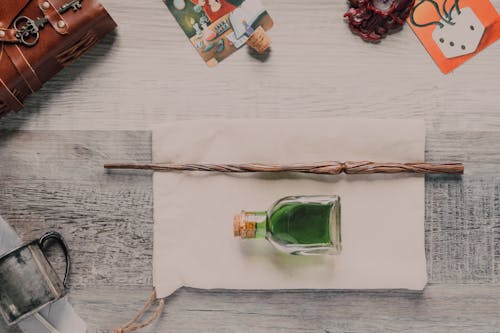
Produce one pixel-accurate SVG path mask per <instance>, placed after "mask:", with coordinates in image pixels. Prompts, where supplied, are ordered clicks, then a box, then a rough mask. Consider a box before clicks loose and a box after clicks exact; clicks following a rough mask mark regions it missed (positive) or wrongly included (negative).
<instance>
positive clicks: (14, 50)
mask: <svg viewBox="0 0 500 333" xmlns="http://www.w3.org/2000/svg"><path fill="white" fill-rule="evenodd" d="M5 53H7V55H8V56H9V58H10V61H11V62H12V64H13V65H14V67H15V68H16V70H17V72H18V73H19V75H21V77H22V78H23V80H24V82H26V84H27V85H28V87H29V89H30V90H31V92H33V93H34V92H36V91H38V90H40V88H41V87H42V82H41V81H40V79H39V78H38V75H37V74H36V72H35V70H34V69H33V67H32V66H31V64H30V63H29V62H28V59H26V57H25V56H24V54H23V52H22V51H21V49H20V48H19V46H17V45H12V46H11V47H6V48H5Z"/></svg>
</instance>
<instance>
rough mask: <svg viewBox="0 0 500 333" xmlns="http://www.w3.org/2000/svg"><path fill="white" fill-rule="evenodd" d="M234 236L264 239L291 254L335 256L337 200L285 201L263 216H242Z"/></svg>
mask: <svg viewBox="0 0 500 333" xmlns="http://www.w3.org/2000/svg"><path fill="white" fill-rule="evenodd" d="M235 236H241V237H242V238H266V239H267V240H269V241H270V242H271V243H272V244H273V245H274V246H275V247H276V248H278V249H279V250H282V251H284V252H287V253H291V254H324V253H327V254H337V253H339V252H340V251H341V238H340V199H339V197H338V196H300V197H286V198H283V199H281V200H279V201H278V202H276V203H275V204H274V205H273V206H272V207H271V209H270V210H269V211H267V212H242V213H241V214H239V215H237V216H236V218H235Z"/></svg>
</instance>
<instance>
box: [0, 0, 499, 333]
mask: <svg viewBox="0 0 500 333" xmlns="http://www.w3.org/2000/svg"><path fill="white" fill-rule="evenodd" d="M103 2H104V4H105V6H106V7H107V8H108V10H109V11H110V12H111V14H112V15H113V17H114V18H115V19H116V20H117V22H118V24H119V25H120V28H119V30H118V32H117V33H116V34H115V35H114V36H110V37H108V38H107V39H106V40H105V41H104V42H103V43H101V44H99V45H98V46H97V47H96V48H94V49H92V50H91V51H90V52H89V53H88V54H86V55H85V56H84V57H83V58H82V59H81V60H80V61H78V62H77V63H76V64H75V65H73V66H71V67H70V68H68V69H66V70H65V71H63V72H61V73H60V74H59V75H57V76H56V77H55V78H54V79H53V80H51V81H50V82H49V83H48V84H47V85H46V86H45V87H44V88H43V89H42V91H40V92H39V93H37V94H36V95H35V96H32V97H30V98H29V100H28V101H27V107H26V109H25V110H23V111H22V112H20V113H18V114H13V115H10V116H9V117H8V118H6V119H2V120H0V214H1V215H2V216H3V217H4V218H5V219H6V220H8V221H9V222H10V223H12V224H13V225H14V226H15V228H16V229H17V230H18V231H19V232H20V233H21V234H22V235H23V237H24V238H26V239H28V238H32V237H34V236H36V235H39V234H40V233H41V232H42V231H44V230H48V229H56V230H60V231H62V232H63V233H64V234H65V236H66V237H67V239H68V242H69V244H70V246H71V248H72V253H73V258H74V270H73V273H72V275H71V281H70V283H71V286H72V294H71V301H72V302H73V303H74V304H75V307H76V308H77V311H78V312H79V313H80V314H81V315H82V317H83V318H84V319H85V320H86V321H87V322H88V323H89V324H90V326H91V328H92V330H91V331H98V332H105V331H106V330H107V329H109V328H111V327H113V326H116V325H118V324H120V323H122V322H124V321H125V320H126V319H129V318H130V317H131V315H132V314H133V313H135V311H136V310H138V309H139V308H140V307H141V306H142V304H143V302H144V300H145V299H146V298H147V296H148V292H149V289H148V288H149V286H150V285H151V282H152V278H151V269H152V267H151V256H152V227H153V221H152V211H151V208H152V191H151V189H152V183H151V176H150V173H148V172H142V173H141V172H139V173H137V172H133V173H130V172H126V171H120V172H106V171H104V170H103V169H102V164H103V163H105V162H116V161H123V162H137V163H147V162H150V161H151V151H150V150H151V136H150V133H149V132H148V129H149V128H150V127H151V126H152V125H154V124H157V123H159V122H161V121H165V120H171V119H195V118H196V119H198V118H222V117H224V118H246V117H259V118H290V117H293V118H309V117H352V116H354V117H371V118H424V119H425V120H426V124H427V131H428V132H427V149H426V150H427V152H426V157H427V160H428V161H429V162H442V161H461V162H464V163H465V166H466V173H465V175H464V176H463V177H462V178H456V177H442V176H440V177H435V176H432V177H427V178H426V179H427V182H426V225H425V227H426V251H427V258H428V274H429V281H430V283H431V285H430V286H429V287H428V288H427V289H426V290H425V291H424V293H408V292H334V291H325V292H309V291H304V292H290V293H287V292H244V293H241V292H227V291H198V290H190V289H183V290H181V291H179V292H177V293H176V294H174V295H173V296H172V297H170V298H169V299H168V301H167V310H166V312H165V314H164V315H163V316H162V318H161V320H160V321H159V322H158V324H157V325H156V326H153V327H152V328H150V329H148V330H146V332H198V331H204V332H324V333H326V332H387V331H396V332H400V331H406V332H454V333H455V332H499V331H500V322H499V318H500V154H499V152H500V113H499V110H498V109H499V107H498V104H499V102H500V97H499V95H498V80H499V79H500V70H499V68H498V58H499V55H500V43H497V44H495V45H493V46H492V47H490V48H489V49H487V50H486V51H485V52H484V53H482V54H481V55H479V56H478V57H476V58H474V59H472V60H471V61H470V62H469V63H467V64H466V65H464V66H463V67H461V68H459V69H458V70H457V71H456V72H454V73H452V74H450V75H447V76H444V75H442V74H441V73H440V72H439V70H438V69H437V67H435V65H434V64H433V62H432V60H431V59H430V57H429V56H428V55H427V53H426V52H425V50H424V49H423V48H422V47H421V46H420V44H419V42H418V41H417V39H416V38H415V36H414V35H413V33H412V32H411V31H410V30H409V29H407V28H405V29H404V30H403V31H402V32H401V33H399V34H395V35H392V36H390V37H389V38H387V39H386V40H384V41H383V42H382V43H381V44H380V45H370V44H366V43H362V42H361V41H360V40H359V39H358V38H357V37H355V36H353V35H351V34H350V33H349V31H348V29H347V27H346V25H345V24H344V23H343V21H342V19H341V15H342V13H343V12H344V10H345V8H346V5H345V3H344V1H332V0H314V1H302V0H283V1H274V2H273V1H266V0H264V2H265V4H266V6H267V7H268V8H269V10H270V12H271V14H272V15H273V17H274V18H275V21H276V27H275V29H273V30H272V31H271V33H270V35H271V37H272V39H273V51H272V53H271V55H270V57H269V58H268V59H266V60H265V61H263V60H262V59H255V58H253V57H251V56H250V55H249V53H248V52H247V51H241V52H238V53H237V54H236V55H234V56H233V57H231V58H230V59H229V60H227V61H225V62H224V63H222V64H221V65H220V66H218V67H217V68H216V69H208V68H206V67H205V65H204V64H203V62H202V61H201V60H200V59H198V55H197V54H196V51H194V50H193V49H192V47H191V46H190V45H189V44H188V43H187V42H186V40H185V37H184V35H183V33H182V32H181V31H180V30H179V29H178V28H177V25H176V23H175V22H174V21H173V19H172V18H171V16H170V14H169V13H168V12H167V10H166V8H165V7H164V5H163V4H162V2H161V1H160V0H144V1H140V2H133V1H122V0H103ZM493 3H494V4H495V5H496V6H497V8H500V1H499V0H494V1H493ZM175 144H178V143H175ZM0 332H2V333H3V332H8V333H13V332H16V333H17V331H16V330H15V329H10V330H7V329H6V328H5V327H4V326H2V324H0Z"/></svg>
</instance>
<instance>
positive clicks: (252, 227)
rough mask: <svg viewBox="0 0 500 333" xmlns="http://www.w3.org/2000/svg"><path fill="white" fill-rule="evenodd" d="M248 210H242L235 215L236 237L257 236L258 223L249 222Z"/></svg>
mask: <svg viewBox="0 0 500 333" xmlns="http://www.w3.org/2000/svg"><path fill="white" fill-rule="evenodd" d="M246 217H247V214H246V212H244V211H242V212H241V213H240V214H236V215H235V216H234V221H233V234H234V237H241V238H242V239H245V238H255V234H256V232H257V223H255V222H248V221H247V219H246Z"/></svg>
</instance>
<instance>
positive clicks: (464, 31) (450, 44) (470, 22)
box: [432, 8, 485, 58]
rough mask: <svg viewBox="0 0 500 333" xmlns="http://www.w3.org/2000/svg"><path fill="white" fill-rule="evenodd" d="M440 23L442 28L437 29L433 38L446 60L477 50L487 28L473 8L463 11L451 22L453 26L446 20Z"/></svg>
mask: <svg viewBox="0 0 500 333" xmlns="http://www.w3.org/2000/svg"><path fill="white" fill-rule="evenodd" d="M457 14H458V13H457ZM440 23H441V24H442V27H441V26H439V27H436V29H435V30H434V32H433V33H432V38H433V39H434V41H435V42H436V44H437V45H438V46H439V48H440V49H441V51H442V52H443V54H444V55H445V57H446V58H454V57H459V56H462V55H465V54H469V53H473V52H475V51H476V50H477V47H478V45H479V42H480V41H481V38H482V37H483V34H484V30H485V28H484V25H483V24H482V23H481V21H480V20H479V19H478V18H477V16H476V14H474V11H473V10H472V9H471V8H463V9H461V10H460V14H458V15H456V16H455V17H453V19H452V20H451V23H453V25H452V24H450V23H448V22H447V21H444V20H442V21H441V22H440Z"/></svg>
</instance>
